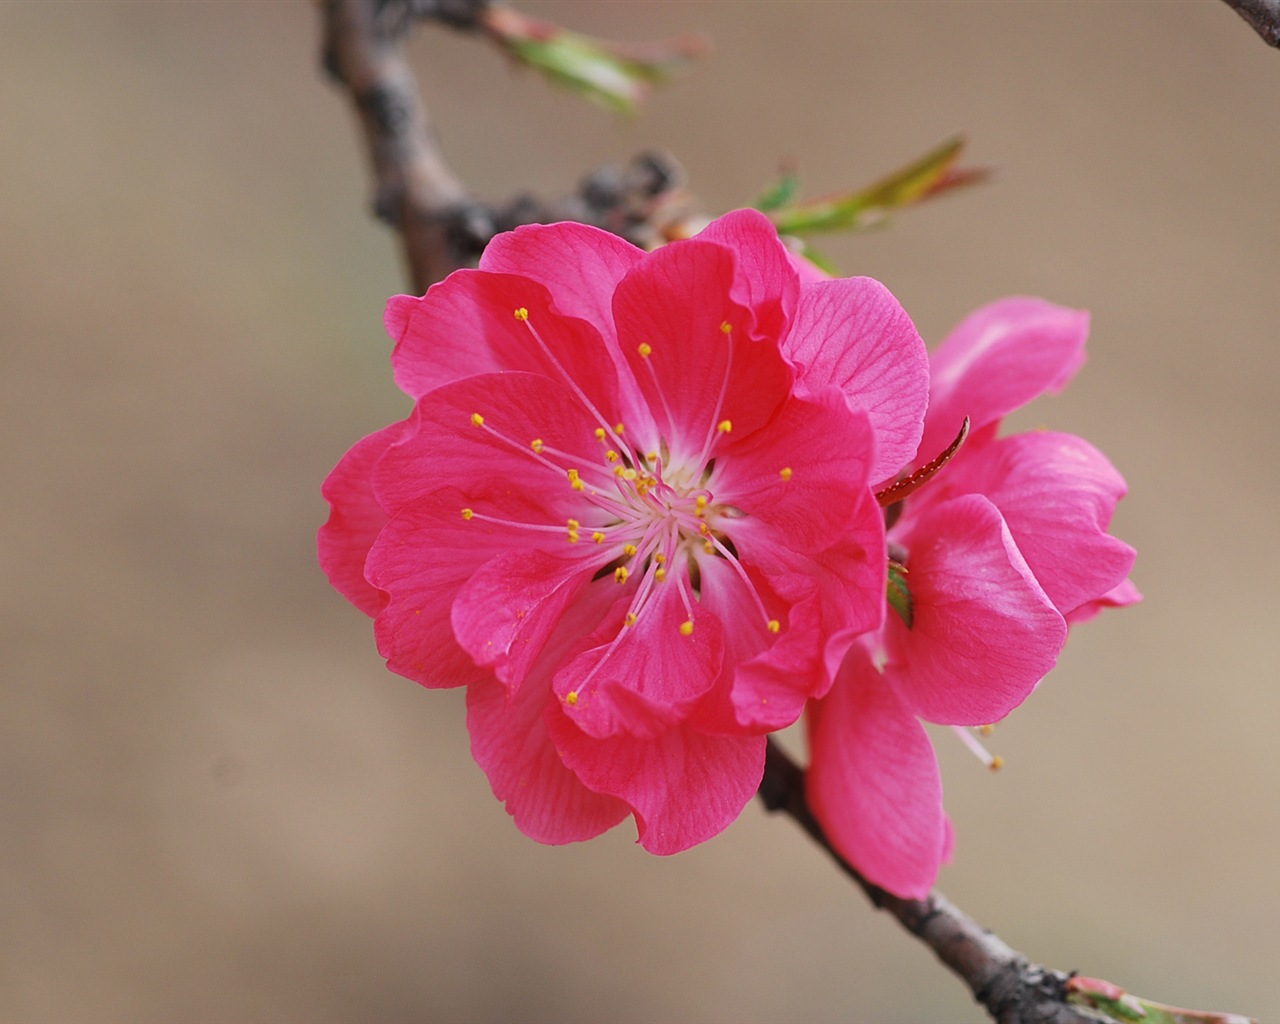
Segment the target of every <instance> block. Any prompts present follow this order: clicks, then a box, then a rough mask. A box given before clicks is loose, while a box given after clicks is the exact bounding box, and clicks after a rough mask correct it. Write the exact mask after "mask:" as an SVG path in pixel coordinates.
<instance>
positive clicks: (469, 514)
mask: <svg viewBox="0 0 1280 1024" xmlns="http://www.w3.org/2000/svg"><path fill="white" fill-rule="evenodd" d="M473 515H475V512H473V511H472V510H471V509H469V508H464V509H463V510H462V518H463V519H468V520H469V519H470V518H471V517H472V516H473Z"/></svg>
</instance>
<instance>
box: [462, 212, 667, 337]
mask: <svg viewBox="0 0 1280 1024" xmlns="http://www.w3.org/2000/svg"><path fill="white" fill-rule="evenodd" d="M644 255H645V254H644V250H643V249H637V248H636V247H635V246H634V245H632V244H631V243H630V242H626V241H623V240H622V239H621V238H619V237H618V236H617V235H615V234H612V233H611V232H608V231H601V230H600V229H599V228H593V227H591V226H590V225H587V224H575V223H572V222H565V223H561V224H528V225H525V226H524V227H518V228H516V229H515V230H514V231H505V232H503V233H502V234H500V235H495V236H494V238H493V241H491V242H490V243H489V244H488V245H487V246H486V247H485V250H484V253H483V255H481V257H480V269H481V270H488V271H492V272H494V273H498V274H521V275H523V276H525V277H528V278H531V279H532V280H534V281H538V282H539V283H540V284H542V285H544V286H545V287H546V289H547V291H548V292H549V293H550V294H551V301H552V304H553V306H554V308H555V309H556V311H557V312H560V313H563V314H565V315H567V316H575V317H578V318H579V319H581V320H586V321H587V322H588V323H589V324H591V325H592V326H593V327H595V329H596V330H597V331H599V332H600V336H601V337H602V338H614V337H615V336H616V335H615V332H614V329H613V292H614V289H615V288H617V286H618V282H619V281H621V280H622V278H623V277H624V276H626V273H627V271H629V270H630V269H631V268H632V267H634V266H635V265H636V264H637V263H639V262H640V261H641V260H642V259H644Z"/></svg>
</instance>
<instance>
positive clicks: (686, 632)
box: [680, 619, 693, 636]
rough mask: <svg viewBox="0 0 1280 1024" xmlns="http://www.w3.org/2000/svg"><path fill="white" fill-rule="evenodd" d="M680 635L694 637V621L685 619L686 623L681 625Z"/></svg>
mask: <svg viewBox="0 0 1280 1024" xmlns="http://www.w3.org/2000/svg"><path fill="white" fill-rule="evenodd" d="M680 635H681V636H693V620H692V619H685V620H684V622H682V623H680Z"/></svg>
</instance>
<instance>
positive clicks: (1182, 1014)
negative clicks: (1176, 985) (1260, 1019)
mask: <svg viewBox="0 0 1280 1024" xmlns="http://www.w3.org/2000/svg"><path fill="white" fill-rule="evenodd" d="M1067 1002H1068V1003H1072V1004H1074V1005H1076V1006H1085V1007H1088V1008H1089V1009H1091V1010H1101V1011H1102V1012H1103V1013H1105V1014H1106V1015H1107V1016H1108V1017H1110V1018H1111V1019H1112V1020H1116V1021H1123V1022H1126V1024H1257V1022H1256V1021H1254V1020H1253V1019H1252V1018H1250V1017H1242V1016H1240V1014H1238V1013H1219V1012H1216V1011H1214V1010H1184V1009H1182V1008H1181V1007H1177V1006H1166V1005H1165V1004H1164V1003H1157V1002H1154V1001H1153V1000H1150V999H1143V998H1142V997H1141V996H1135V995H1133V994H1132V993H1130V992H1126V991H1125V990H1124V989H1122V988H1121V987H1120V986H1119V985H1114V984H1112V983H1111V982H1109V981H1103V980H1101V979H1100V978H1082V977H1080V976H1079V975H1077V976H1076V977H1074V978H1070V979H1068V981H1067Z"/></svg>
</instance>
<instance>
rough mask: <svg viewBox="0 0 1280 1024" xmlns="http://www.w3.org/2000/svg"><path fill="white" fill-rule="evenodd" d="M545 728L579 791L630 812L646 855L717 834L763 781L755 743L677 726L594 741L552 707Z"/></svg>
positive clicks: (759, 745)
mask: <svg viewBox="0 0 1280 1024" xmlns="http://www.w3.org/2000/svg"><path fill="white" fill-rule="evenodd" d="M547 728H548V731H549V732H550V734H551V739H552V741H553V742H554V743H555V745H556V749H557V750H558V751H559V752H560V756H561V758H563V760H564V763H565V766H566V767H567V768H569V769H570V770H571V771H572V772H573V773H574V774H575V775H577V776H578V778H579V779H581V780H582V781H583V783H585V784H586V785H587V786H588V787H590V788H591V789H593V790H595V791H596V792H597V793H606V794H609V795H611V796H615V797H618V798H619V799H620V800H625V801H626V802H627V803H628V804H629V805H630V806H631V808H632V810H633V811H634V813H635V816H636V827H637V830H638V831H639V841H640V845H641V846H643V847H644V848H645V849H646V850H648V851H649V852H650V853H656V854H664V855H665V854H672V853H679V852H680V851H681V850H687V849H688V848H689V847H691V846H696V845H697V844H698V843H701V842H704V841H705V840H707V839H710V838H711V837H712V836H714V835H717V834H718V833H720V832H722V831H723V830H724V829H725V828H727V827H728V826H729V825H730V824H732V823H733V821H734V820H735V819H736V818H737V817H738V815H739V814H741V813H742V808H743V807H745V806H746V804H747V801H748V800H750V799H751V798H752V796H754V795H755V792H756V789H757V788H759V786H760V779H761V778H762V777H763V776H764V747H765V739H764V737H763V736H705V735H702V734H701V733H698V732H695V731H694V730H692V729H691V728H689V727H688V726H687V725H680V726H677V727H675V728H673V729H670V730H668V731H666V732H663V733H661V734H659V735H657V736H654V737H652V738H648V739H638V738H636V737H633V736H625V735H619V736H610V737H608V738H606V739H595V738H593V737H591V736H588V735H587V734H586V733H584V732H582V731H581V730H580V729H578V728H577V727H576V726H575V725H574V724H573V722H572V721H570V720H569V718H568V717H567V716H566V714H565V711H564V709H563V705H560V704H558V703H557V704H552V705H548V708H547Z"/></svg>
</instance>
